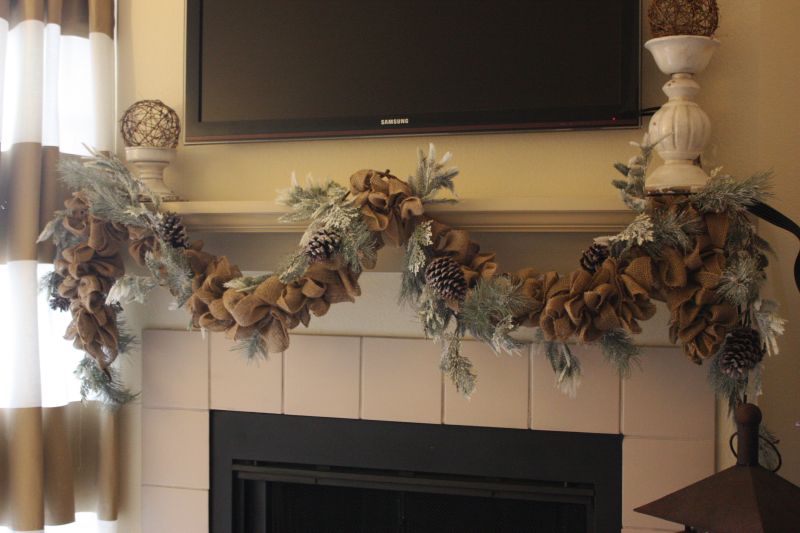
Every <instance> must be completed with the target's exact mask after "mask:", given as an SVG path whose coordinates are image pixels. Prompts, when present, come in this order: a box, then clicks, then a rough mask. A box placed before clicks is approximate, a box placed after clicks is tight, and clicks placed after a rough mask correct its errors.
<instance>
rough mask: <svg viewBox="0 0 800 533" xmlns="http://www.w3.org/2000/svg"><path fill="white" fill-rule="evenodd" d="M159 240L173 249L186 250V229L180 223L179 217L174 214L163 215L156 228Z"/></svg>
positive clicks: (187, 240) (187, 243)
mask: <svg viewBox="0 0 800 533" xmlns="http://www.w3.org/2000/svg"><path fill="white" fill-rule="evenodd" d="M156 233H158V236H159V238H160V239H161V240H162V241H164V242H166V243H167V244H169V245H170V246H172V247H173V248H188V247H189V236H188V235H187V234H186V227H185V226H184V225H183V224H182V223H181V217H179V216H178V215H176V214H175V213H164V216H163V217H162V218H161V222H159V223H158V227H157V228H156Z"/></svg>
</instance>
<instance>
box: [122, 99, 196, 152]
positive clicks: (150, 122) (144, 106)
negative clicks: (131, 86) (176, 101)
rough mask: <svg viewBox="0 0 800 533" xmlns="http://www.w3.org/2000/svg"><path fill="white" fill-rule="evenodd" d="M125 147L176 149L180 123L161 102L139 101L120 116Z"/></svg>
mask: <svg viewBox="0 0 800 533" xmlns="http://www.w3.org/2000/svg"><path fill="white" fill-rule="evenodd" d="M121 122H122V139H123V140H124V141H125V146H147V147H151V148H176V147H177V146H178V139H179V138H180V135H181V121H180V119H179V118H178V114H177V113H176V112H175V110H174V109H172V108H171V107H169V106H168V105H166V104H165V103H164V102H162V101H161V100H141V101H139V102H136V103H135V104H133V105H132V106H130V107H129V108H128V109H127V111H125V114H124V115H122V121H121Z"/></svg>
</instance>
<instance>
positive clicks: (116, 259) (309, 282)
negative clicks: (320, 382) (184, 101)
mask: <svg viewBox="0 0 800 533" xmlns="http://www.w3.org/2000/svg"><path fill="white" fill-rule="evenodd" d="M348 194H349V195H350V196H351V201H352V202H353V205H355V206H357V207H358V208H359V210H360V213H361V214H362V216H363V219H364V221H365V223H366V224H367V227H368V228H369V229H370V230H371V231H372V232H374V233H375V236H376V240H377V242H378V243H379V246H380V245H382V243H383V242H384V240H388V241H389V242H392V243H394V244H396V245H403V244H405V243H406V241H407V240H408V238H409V235H410V233H411V232H412V231H413V228H414V227H415V225H416V223H418V222H419V221H421V220H431V219H429V218H428V217H427V216H426V215H425V214H424V209H423V203H422V200H421V199H420V198H417V197H415V196H414V195H413V194H412V191H411V189H410V187H409V186H408V184H406V183H405V182H403V181H401V180H399V179H398V178H396V177H394V176H392V175H390V174H388V173H386V172H378V171H375V170H361V171H359V172H356V173H355V174H354V175H353V176H352V177H351V178H350V191H349V193H348ZM65 205H66V207H67V210H66V214H65V217H64V219H63V225H64V227H65V228H66V229H67V230H68V231H69V232H70V233H72V234H73V235H76V236H78V237H80V238H81V239H82V240H83V241H82V242H81V243H80V244H77V245H74V246H71V247H69V248H67V249H65V250H64V251H63V252H62V256H61V257H60V258H58V260H57V261H56V271H57V272H58V273H59V275H61V276H63V277H64V281H63V282H62V283H61V286H60V287H59V294H61V295H62V296H64V297H66V298H70V299H71V300H72V303H71V306H70V310H71V312H72V317H73V318H72V323H71V325H70V326H69V329H68V331H67V338H69V339H72V340H73V341H74V343H75V346H76V347H77V348H79V349H82V350H85V351H86V352H87V353H88V354H90V355H91V356H92V357H94V358H95V359H96V360H97V362H98V365H99V366H100V368H106V367H107V366H108V365H109V364H110V363H111V362H113V360H114V358H115V357H116V355H117V351H118V335H119V334H118V331H117V328H116V310H115V309H114V308H112V307H109V306H107V305H106V304H105V300H106V296H107V294H108V291H109V290H110V288H111V286H112V285H113V283H114V281H115V280H116V279H118V278H119V277H121V276H122V275H123V274H124V267H123V264H122V259H121V256H120V254H119V249H120V245H121V244H122V243H123V242H125V240H126V239H127V240H129V243H128V251H129V253H130V254H131V256H132V257H133V258H134V259H135V260H136V261H137V262H138V263H139V264H144V262H145V257H146V256H147V254H148V253H152V254H155V255H157V254H158V253H159V249H158V240H157V239H156V237H155V236H154V235H153V233H152V232H151V231H149V230H146V229H143V228H138V227H130V228H125V227H122V226H119V225H115V224H111V223H108V222H106V221H103V220H101V219H98V218H96V217H94V216H92V215H90V214H89V207H90V206H89V202H88V200H87V197H86V195H84V194H82V193H80V192H79V193H75V194H74V195H73V197H72V198H71V199H70V200H68V201H67V202H66V203H65ZM648 209H649V210H650V212H652V211H653V210H675V211H685V210H692V208H691V205H690V204H689V202H688V200H687V198H686V197H675V196H672V197H659V198H654V199H651V200H650V202H649V207H648ZM690 214H691V215H692V216H698V217H699V215H698V214H697V213H696V212H695V211H693V210H692V211H691V213H690ZM702 218H703V221H704V223H705V228H706V231H705V233H704V234H702V235H700V236H698V237H697V242H696V246H695V248H694V249H693V251H692V252H691V253H689V254H682V253H681V252H680V251H678V250H675V249H672V248H668V249H664V250H660V253H659V257H658V258H657V259H654V258H651V257H649V256H647V255H645V254H644V253H643V252H642V251H640V250H636V249H634V250H633V251H632V252H630V253H629V254H627V255H626V256H625V258H624V259H615V258H609V259H607V260H606V261H605V262H604V263H603V264H602V265H601V267H600V268H599V269H598V270H597V271H596V272H594V273H589V272H587V271H586V270H584V269H577V270H575V271H574V272H572V273H570V274H569V275H567V276H560V275H559V274H557V273H556V272H545V273H539V272H536V271H535V270H534V269H524V270H521V271H518V272H516V273H513V274H508V276H509V277H510V278H511V279H513V280H515V281H516V282H518V283H519V286H520V290H521V291H522V292H523V294H525V295H526V296H527V297H528V299H529V301H530V307H529V308H528V309H527V310H525V312H523V313H521V314H520V316H518V317H515V319H516V321H517V323H519V324H521V325H527V326H534V327H537V326H538V327H540V328H541V330H542V332H543V334H544V337H545V338H546V339H549V340H558V341H567V340H569V339H571V338H573V337H577V338H578V339H579V340H581V341H583V342H593V341H596V340H598V339H599V338H600V337H601V336H602V335H603V333H604V332H607V331H610V330H614V329H620V328H621V329H624V330H626V331H629V332H631V333H639V332H640V331H641V327H640V325H639V321H641V320H647V319H649V318H651V317H652V316H653V314H654V313H655V306H654V305H653V303H652V302H651V297H652V298H654V299H661V300H664V301H666V302H667V305H668V307H669V309H670V312H671V314H672V318H671V326H670V334H671V337H672V338H673V341H674V342H680V343H681V344H682V345H683V347H684V349H685V350H686V352H687V354H689V356H690V357H692V358H693V359H695V360H700V359H702V358H705V357H708V356H709V355H711V354H712V353H714V352H715V351H716V349H717V347H718V346H719V344H720V343H721V342H722V340H723V339H724V336H725V334H726V333H727V331H728V329H729V328H730V327H731V325H733V323H734V322H735V321H736V318H737V316H738V314H737V310H736V309H735V308H734V307H733V306H731V305H729V304H726V303H724V302H723V301H721V299H720V297H719V296H718V295H717V294H716V288H717V286H718V284H719V280H720V276H721V274H722V271H723V268H724V263H725V258H724V251H723V249H724V245H725V239H726V236H727V231H728V228H727V223H728V221H727V218H726V217H725V216H724V215H714V214H707V215H705V216H704V217H702ZM431 232H432V245H431V251H432V253H433V255H435V256H449V257H451V258H452V259H453V260H454V261H456V262H457V263H458V264H459V265H461V268H462V271H463V273H464V277H465V279H466V280H467V284H468V287H469V288H472V287H474V286H475V284H476V283H477V282H478V281H479V280H481V279H489V278H491V277H493V276H495V275H497V270H498V267H497V264H496V263H495V254H494V253H486V252H481V251H480V246H479V245H478V243H476V242H474V241H472V240H470V236H469V233H468V232H466V231H464V230H458V229H453V228H450V227H448V226H446V225H444V224H441V223H439V222H436V221H434V220H431ZM185 254H186V259H187V263H188V265H189V268H190V270H191V272H192V275H193V279H192V295H191V297H190V298H189V300H188V302H187V307H188V309H189V311H190V312H191V315H192V324H193V326H194V327H197V328H203V329H207V330H211V331H218V332H225V333H226V334H227V336H229V337H230V338H233V339H235V340H244V339H249V338H252V337H253V336H254V335H258V336H259V337H260V340H261V341H262V342H263V344H264V346H265V347H266V348H267V349H268V350H269V351H271V352H280V351H283V350H285V349H286V348H287V347H288V346H289V333H288V332H289V330H291V329H293V328H295V327H297V326H298V325H300V324H303V325H306V326H307V325H308V324H309V322H310V319H311V316H312V315H313V316H322V315H324V314H326V313H327V312H328V310H329V309H330V306H331V305H332V304H335V303H339V302H345V301H351V302H352V301H354V300H355V298H356V297H357V296H359V295H360V293H361V290H360V287H359V285H358V274H357V273H354V272H352V271H351V270H350V269H349V268H348V267H347V266H346V265H344V264H343V263H342V261H341V259H340V258H339V257H338V256H334V257H333V258H332V259H331V260H329V261H320V262H315V263H313V264H312V265H311V266H310V267H309V268H308V269H307V270H306V272H304V274H303V275H302V276H301V277H299V278H298V279H296V280H294V281H291V282H290V283H288V284H287V283H283V282H281V281H280V279H279V278H278V276H274V275H273V276H270V277H268V278H267V279H266V280H264V281H263V282H262V283H260V284H259V285H258V286H257V287H255V288H254V289H253V290H248V291H239V290H237V289H234V288H228V287H226V284H227V283H228V282H230V281H232V280H234V279H236V278H240V277H241V275H242V274H241V271H240V270H239V268H238V267H236V266H235V265H233V264H231V262H230V261H229V260H228V258H227V257H224V256H215V255H213V254H210V253H208V252H205V251H203V243H202V242H201V241H196V242H194V243H192V244H191V246H190V247H189V248H188V249H187V250H186V251H185ZM365 266H366V267H367V268H371V267H373V266H374V265H365ZM456 310H457V308H456Z"/></svg>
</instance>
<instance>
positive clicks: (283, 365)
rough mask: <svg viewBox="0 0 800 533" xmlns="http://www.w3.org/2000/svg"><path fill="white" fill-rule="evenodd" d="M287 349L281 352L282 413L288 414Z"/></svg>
mask: <svg viewBox="0 0 800 533" xmlns="http://www.w3.org/2000/svg"><path fill="white" fill-rule="evenodd" d="M287 359H288V358H287V357H286V350H284V351H282V352H281V414H282V415H285V414H286V360H287Z"/></svg>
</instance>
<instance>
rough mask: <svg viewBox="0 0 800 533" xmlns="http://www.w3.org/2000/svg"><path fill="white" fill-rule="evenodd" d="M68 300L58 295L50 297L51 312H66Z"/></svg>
mask: <svg viewBox="0 0 800 533" xmlns="http://www.w3.org/2000/svg"><path fill="white" fill-rule="evenodd" d="M70 303H71V302H70V299H69V298H64V297H63V296H60V295H58V294H55V295H53V296H51V297H50V309H52V310H53V311H66V310H67V309H69V306H70Z"/></svg>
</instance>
